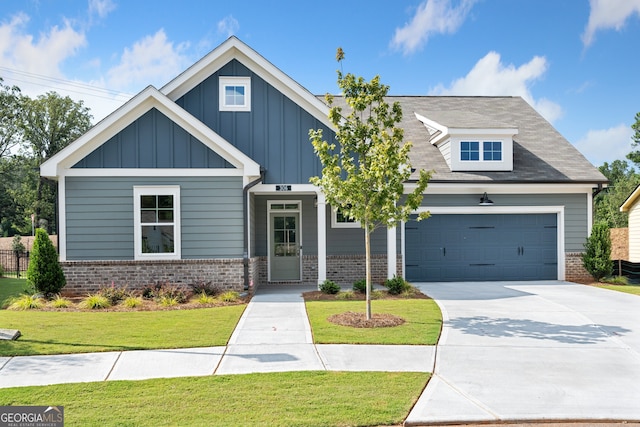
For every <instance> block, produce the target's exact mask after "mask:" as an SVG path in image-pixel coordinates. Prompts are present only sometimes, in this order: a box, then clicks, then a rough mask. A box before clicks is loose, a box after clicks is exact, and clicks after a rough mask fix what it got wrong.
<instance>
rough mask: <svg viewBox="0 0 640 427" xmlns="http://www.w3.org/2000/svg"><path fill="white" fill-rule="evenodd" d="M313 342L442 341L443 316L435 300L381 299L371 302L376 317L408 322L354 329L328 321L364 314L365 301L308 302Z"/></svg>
mask: <svg viewBox="0 0 640 427" xmlns="http://www.w3.org/2000/svg"><path fill="white" fill-rule="evenodd" d="M305 304H306V307H307V314H308V316H309V322H310V323H311V330H312V333H313V340H314V342H315V343H317V344H398V345H401V344H411V345H433V344H436V342H437V341H438V336H439V335H440V329H441V327H442V314H441V313H440V309H439V308H438V305H437V304H436V303H435V301H433V300H432V299H379V300H373V301H371V307H372V308H371V312H372V313H374V314H375V313H388V314H393V315H395V316H399V317H402V318H403V319H405V321H406V322H405V323H404V324H402V325H400V326H394V327H388V328H353V327H348V326H340V325H336V324H334V323H331V322H329V321H328V320H327V318H328V317H329V316H332V315H334V314H340V313H344V312H347V311H353V312H364V310H365V303H364V301H306V303H305Z"/></svg>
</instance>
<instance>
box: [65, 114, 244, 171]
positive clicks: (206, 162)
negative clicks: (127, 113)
mask: <svg viewBox="0 0 640 427" xmlns="http://www.w3.org/2000/svg"><path fill="white" fill-rule="evenodd" d="M73 167H74V168H185V169H186V168H233V166H232V165H231V164H229V162H227V161H226V160H224V159H223V158H222V157H220V156H219V155H218V154H216V153H215V152H214V151H213V150H211V149H209V148H208V147H207V146H206V145H204V144H203V143H202V142H201V141H199V140H198V139H196V138H195V137H193V136H192V135H190V134H189V133H188V132H187V131H185V130H184V129H183V128H181V127H180V126H178V125H177V124H175V123H174V122H173V121H172V120H171V119H169V118H168V117H167V116H165V115H164V114H162V113H161V112H160V111H158V110H157V109H155V108H152V109H151V110H149V111H148V112H147V113H145V114H144V115H143V116H141V117H140V118H138V119H137V120H135V121H134V122H133V123H131V124H130V125H129V126H127V127H126V128H125V129H123V130H122V131H120V132H119V133H118V134H117V135H115V136H114V137H112V138H111V139H109V140H108V141H107V142H105V143H104V144H102V145H101V146H100V147H98V148H97V149H95V150H94V151H93V152H91V154H89V155H88V156H86V157H85V158H84V159H82V160H81V161H79V162H78V163H77V164H76V165H74V166H73Z"/></svg>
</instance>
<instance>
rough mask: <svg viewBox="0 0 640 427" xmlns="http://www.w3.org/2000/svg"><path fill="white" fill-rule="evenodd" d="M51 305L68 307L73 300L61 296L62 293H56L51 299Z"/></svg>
mask: <svg viewBox="0 0 640 427" xmlns="http://www.w3.org/2000/svg"><path fill="white" fill-rule="evenodd" d="M51 305H52V306H53V307H54V308H67V307H69V306H70V305H71V301H69V300H68V299H66V298H63V297H61V296H60V295H56V296H55V297H54V298H53V300H52V301H51Z"/></svg>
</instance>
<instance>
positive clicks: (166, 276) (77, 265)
mask: <svg viewBox="0 0 640 427" xmlns="http://www.w3.org/2000/svg"><path fill="white" fill-rule="evenodd" d="M60 265H61V266H62V270H63V271H64V275H65V278H66V279H67V284H66V286H65V287H64V289H63V293H64V294H65V295H70V296H71V295H80V296H82V295H86V294H88V293H92V292H96V291H97V290H99V289H100V288H101V287H104V286H110V285H111V284H112V283H113V284H115V285H116V286H126V287H127V288H128V289H130V290H141V289H143V288H144V287H145V286H148V285H155V284H158V283H169V284H171V285H190V284H194V283H197V282H200V281H205V282H209V281H211V282H212V283H214V284H216V285H218V286H220V287H221V288H223V289H227V290H235V291H238V292H242V291H243V290H244V280H243V270H244V267H243V264H242V259H235V258H234V259H205V260H176V261H65V262H61V263H60ZM250 271H251V269H250Z"/></svg>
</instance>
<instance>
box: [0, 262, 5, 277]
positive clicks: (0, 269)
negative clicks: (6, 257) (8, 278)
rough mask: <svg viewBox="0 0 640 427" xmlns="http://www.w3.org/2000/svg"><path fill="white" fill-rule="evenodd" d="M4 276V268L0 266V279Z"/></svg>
mask: <svg viewBox="0 0 640 427" xmlns="http://www.w3.org/2000/svg"><path fill="white" fill-rule="evenodd" d="M3 276H4V267H3V266H2V264H0V277H3Z"/></svg>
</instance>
